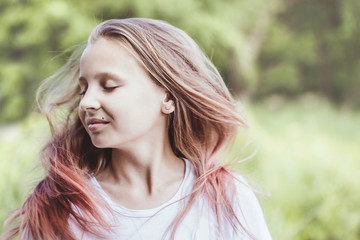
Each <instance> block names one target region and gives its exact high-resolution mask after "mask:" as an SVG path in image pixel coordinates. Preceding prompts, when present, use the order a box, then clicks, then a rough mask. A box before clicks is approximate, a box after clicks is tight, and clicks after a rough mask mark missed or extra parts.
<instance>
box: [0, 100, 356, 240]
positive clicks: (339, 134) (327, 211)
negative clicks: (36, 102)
mask: <svg viewBox="0 0 360 240" xmlns="http://www.w3.org/2000/svg"><path fill="white" fill-rule="evenodd" d="M246 112H247V118H248V119H249V121H250V126H251V128H250V131H248V133H246V134H247V136H250V139H254V140H253V141H252V142H251V144H250V146H249V147H248V148H247V150H246V151H248V152H250V153H251V152H252V151H253V150H254V149H257V153H256V155H255V157H253V158H252V159H251V160H250V161H248V162H247V163H246V164H245V165H242V168H241V170H240V171H243V172H245V173H248V175H250V177H252V178H253V179H254V181H255V182H256V183H257V184H258V185H259V186H261V190H262V191H263V192H265V193H268V194H269V195H270V196H269V197H261V196H259V198H260V200H261V203H262V205H263V208H264V212H265V215H266V218H267V221H268V225H269V228H270V231H271V233H272V235H273V238H274V239H284V240H285V239H286V240H288V239H332V240H335V239H347V240H352V239H354V240H355V239H360V191H359V186H360V113H355V112H352V111H350V110H347V109H346V108H334V107H332V106H331V105H330V104H328V103H327V102H326V101H322V100H321V99H319V98H315V97H312V96H308V97H304V98H302V99H300V100H298V101H296V102H287V101H285V100H283V99H281V98H275V97H274V98H269V99H267V100H266V101H264V102H263V103H262V104H254V105H248V107H247V109H246ZM0 131H1V133H0V134H1V135H0V158H1V161H0V178H1V181H0V194H1V195H0V223H3V222H4V220H5V218H6V211H9V210H12V209H14V208H17V207H19V206H20V205H21V203H22V202H23V200H24V198H25V196H26V194H27V192H28V190H29V189H30V188H31V186H32V183H33V182H34V181H36V180H37V179H38V177H39V176H41V174H42V173H41V171H39V170H38V171H35V172H34V171H31V170H32V169H33V168H34V167H35V165H36V164H37V162H36V159H37V152H38V151H39V149H40V148H41V146H42V144H43V143H44V141H45V140H46V136H47V135H48V129H47V125H46V123H45V122H44V120H42V119H41V118H39V117H38V116H32V117H31V118H29V119H27V120H25V121H24V122H23V123H20V124H16V125H13V126H7V127H1V128H0Z"/></svg>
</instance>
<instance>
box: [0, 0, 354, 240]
mask: <svg viewBox="0 0 360 240" xmlns="http://www.w3.org/2000/svg"><path fill="white" fill-rule="evenodd" d="M127 17H149V18H157V19H163V20H165V21H167V22H169V23H171V24H173V25H175V26H177V27H179V28H181V29H183V30H185V31H186V32H187V33H188V34H189V35H190V36H192V37H193V38H194V39H195V40H196V41H197V42H198V43H199V45H200V46H201V47H202V48H203V50H204V51H205V52H206V54H207V55H208V56H209V57H210V58H211V59H212V61H213V62H214V63H215V65H216V66H217V67H218V69H219V71H220V72H221V74H222V76H223V77H224V80H225V81H226V83H227V85H228V86H229V88H230V89H231V91H232V93H233V94H234V96H236V97H237V98H238V99H239V100H240V101H241V102H242V104H243V105H244V108H245V116H246V118H247V119H248V121H249V123H250V129H249V130H248V131H243V136H240V137H239V139H240V140H239V142H240V143H243V142H250V145H249V146H248V147H247V148H246V149H245V151H243V154H245V157H246V155H251V154H252V152H254V151H256V155H255V156H254V157H252V158H251V160H249V161H247V162H246V163H245V164H243V165H241V166H240V167H239V170H240V171H241V172H243V173H244V174H246V175H248V176H250V177H251V178H252V179H253V180H254V182H256V183H257V185H258V186H261V187H259V190H260V191H262V192H263V193H266V194H268V195H269V196H268V197H262V196H261V195H260V196H259V198H260V201H261V203H262V206H263V208H264V212H265V216H266V219H267V222H268V225H269V228H270V231H271V233H272V235H273V238H274V239H327V240H330V239H331V240H335V239H350V240H351V239H360V189H359V186H360V94H359V91H360V1H359V0H252V1H248V0H181V1H178V0H117V1H114V0H94V1H85V0H77V1H72V0H63V1H60V0H59V1H47V0H0V224H2V223H3V222H4V220H5V219H6V216H7V211H10V210H13V209H15V208H18V207H20V206H21V203H22V202H23V201H24V199H25V197H26V195H27V194H28V191H29V190H30V189H31V187H32V186H33V183H34V182H36V181H37V180H38V179H39V178H40V177H41V176H42V174H43V173H42V172H41V170H36V171H33V170H32V169H33V168H34V167H35V166H36V165H38V158H37V154H38V152H39V150H40V149H41V146H42V145H43V144H44V143H45V141H46V139H47V138H48V136H49V129H48V126H47V123H46V120H45V119H44V117H42V116H40V115H39V114H38V113H36V111H35V104H34V94H35V91H36V88H37V87H38V86H39V83H40V82H41V81H42V80H43V79H44V78H46V77H48V76H49V75H51V74H52V73H54V71H55V70H56V69H57V68H59V67H60V66H61V65H62V64H64V63H65V61H66V57H67V56H68V55H69V54H68V53H67V52H65V50H66V49H68V48H69V47H71V46H73V45H75V44H78V43H82V42H84V41H86V39H87V37H88V35H89V33H90V31H91V30H92V28H93V27H94V26H96V25H97V24H98V23H100V22H101V21H103V20H106V19H110V18H127ZM64 52H65V53H64ZM244 136H245V137H244ZM243 139H247V140H244V141H243ZM249 139H250V141H249ZM234 151H235V152H239V151H240V149H234Z"/></svg>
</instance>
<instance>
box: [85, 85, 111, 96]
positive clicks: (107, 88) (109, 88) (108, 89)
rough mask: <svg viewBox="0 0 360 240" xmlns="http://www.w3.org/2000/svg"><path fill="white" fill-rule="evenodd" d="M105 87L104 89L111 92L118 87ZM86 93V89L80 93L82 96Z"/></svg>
mask: <svg viewBox="0 0 360 240" xmlns="http://www.w3.org/2000/svg"><path fill="white" fill-rule="evenodd" d="M103 88H104V90H105V91H106V92H111V91H112V90H114V89H115V88H117V87H103ZM85 93H86V90H84V91H82V92H80V94H79V95H80V96H84V95H85Z"/></svg>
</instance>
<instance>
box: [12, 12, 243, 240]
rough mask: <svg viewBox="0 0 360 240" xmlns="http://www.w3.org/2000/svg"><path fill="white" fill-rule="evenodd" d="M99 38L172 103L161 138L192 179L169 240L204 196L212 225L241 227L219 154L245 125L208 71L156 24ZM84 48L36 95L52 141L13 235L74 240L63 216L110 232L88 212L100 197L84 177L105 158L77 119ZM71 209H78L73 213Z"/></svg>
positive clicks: (111, 25)
mask: <svg viewBox="0 0 360 240" xmlns="http://www.w3.org/2000/svg"><path fill="white" fill-rule="evenodd" d="M99 38H107V39H112V40H116V41H118V42H119V43H120V44H122V45H123V46H124V47H126V48H127V49H128V50H129V51H130V52H131V53H133V55H134V56H135V57H136V58H137V59H138V60H139V62H140V63H141V64H142V65H143V66H144V68H145V69H146V70H147V71H148V73H149V75H150V76H151V78H152V79H153V80H154V81H155V82H156V83H157V84H159V85H160V86H162V87H163V88H165V89H166V90H167V91H168V93H169V95H170V97H171V99H172V100H173V101H174V103H175V111H174V112H173V113H172V114H171V116H169V130H168V136H169V139H170V143H171V147H172V150H173V152H174V153H175V154H176V155H177V156H178V157H184V158H186V159H188V160H189V161H190V162H191V163H192V164H193V166H194V169H195V178H196V182H195V183H194V186H193V191H192V193H191V194H190V196H189V197H188V203H189V204H188V205H187V207H186V208H185V209H183V210H182V211H181V212H179V214H178V216H177V217H176V219H175V220H174V222H173V223H172V225H171V226H172V229H173V231H172V233H171V238H174V236H175V233H176V229H177V227H178V226H179V224H180V223H181V221H182V220H183V218H184V217H185V216H186V214H187V213H188V211H189V210H190V209H191V207H192V206H193V205H194V203H195V201H196V199H197V198H198V197H199V196H200V195H203V194H205V195H206V197H207V198H208V199H209V200H210V203H211V204H212V205H213V208H214V209H215V213H216V216H217V220H218V226H219V228H220V227H221V225H223V224H224V223H221V222H220V216H225V220H226V221H228V223H229V224H231V225H232V226H233V227H234V230H239V228H241V229H244V228H243V226H242V225H241V223H240V221H239V220H238V218H237V217H236V216H235V212H234V209H233V207H232V202H231V199H232V198H231V196H230V194H229V193H230V192H231V191H233V190H234V184H233V177H232V175H231V174H230V172H229V171H228V170H227V168H225V167H224V166H223V165H222V164H221V162H220V161H222V159H220V158H221V157H220V156H221V155H220V154H219V153H220V152H222V150H224V149H225V148H226V147H227V146H229V144H231V142H232V141H233V140H234V138H235V136H236V133H237V129H238V127H239V126H240V127H246V122H245V121H244V120H243V118H242V117H241V115H240V114H239V111H238V107H237V104H236V102H235V101H234V99H233V98H232V96H231V94H230V93H229V90H228V88H227V87H226V85H225V83H224V81H223V79H222V77H221V76H220V74H219V72H218V71H217V69H216V68H215V66H214V65H213V64H212V63H211V61H210V60H209V59H208V58H207V57H206V56H205V54H204V53H203V51H202V50H201V49H200V48H199V46H198V45H197V44H196V43H195V42H194V41H193V40H192V39H191V38H190V37H189V36H188V35H187V34H186V33H185V32H184V31H182V30H180V29H178V28H176V27H174V26H172V25H170V24H168V23H166V22H163V21H159V20H152V19H142V18H130V19H112V20H108V21H105V22H103V23H101V24H99V25H98V26H97V27H96V28H95V29H94V30H93V32H92V33H91V35H90V37H89V40H88V43H92V42H95V41H96V40H97V39H99ZM83 49H84V46H81V47H79V49H78V51H76V52H75V53H74V54H73V55H72V56H71V57H70V59H69V61H68V62H67V64H66V65H65V66H64V67H63V68H62V69H60V70H59V71H58V72H57V73H56V74H54V75H53V76H52V77H50V78H49V79H47V80H46V81H45V82H44V84H43V85H42V86H41V87H40V88H39V90H38V102H39V103H40V109H41V110H42V112H43V113H45V115H46V116H47V118H48V120H49V123H50V126H51V129H52V138H51V140H50V141H49V143H48V144H47V145H46V146H45V147H44V149H43V151H42V152H43V155H42V161H43V164H44V165H45V167H46V168H47V176H46V177H45V178H44V179H43V180H42V181H41V182H40V183H39V184H38V185H37V186H36V188H35V190H34V193H33V194H31V195H30V196H29V198H28V199H27V200H26V202H25V203H24V205H23V206H22V208H20V209H19V210H18V211H17V212H16V213H15V214H14V215H13V216H12V217H11V220H13V219H15V218H17V217H22V223H21V224H20V226H19V227H16V228H14V229H13V230H12V232H11V235H12V236H13V235H15V234H17V233H18V232H19V231H20V232H22V231H23V230H24V229H25V227H26V229H27V230H28V232H29V234H31V235H32V236H33V237H34V238H35V239H53V238H54V236H57V237H61V238H64V239H74V236H73V234H72V233H71V231H69V226H68V225H67V220H68V219H69V218H70V217H71V218H72V219H75V222H77V223H78V224H79V226H80V227H81V228H82V229H83V230H84V231H90V232H93V233H95V234H98V235H99V234H100V233H99V232H96V230H94V228H93V226H94V222H95V223H96V224H95V225H96V226H98V227H102V228H106V229H110V228H111V227H110V224H107V223H104V221H103V220H104V219H103V217H102V216H101V214H100V210H99V208H94V207H92V206H93V205H94V203H96V202H99V199H98V198H97V196H94V195H93V194H90V193H89V191H87V189H88V188H89V186H88V185H89V184H87V182H86V179H87V176H88V175H89V174H97V173H99V172H100V171H102V170H103V169H104V168H105V167H106V166H107V164H108V163H109V161H110V158H109V154H111V153H109V152H110V150H109V149H98V148H96V147H95V146H93V145H92V143H91V140H90V138H89V136H88V135H87V133H86V131H85V129H84V127H83V126H82V124H81V122H80V119H79V117H78V116H77V114H76V112H77V107H78V104H79V98H80V96H79V94H78V93H79V92H80V90H79V87H78V85H77V78H78V75H79V57H80V54H81V52H82V51H83ZM59 109H60V110H61V111H58V110H59ZM54 112H57V113H58V114H57V115H56V116H60V117H62V118H61V120H60V123H59V122H58V123H55V121H54V114H53V113H54ZM59 112H60V114H59ZM85 158H86V161H85ZM225 188H226V189H225ZM73 205H75V206H76V209H77V210H79V211H75V210H73V209H72V206H73ZM79 212H81V213H82V214H79ZM59 213H62V214H59ZM89 219H90V220H89Z"/></svg>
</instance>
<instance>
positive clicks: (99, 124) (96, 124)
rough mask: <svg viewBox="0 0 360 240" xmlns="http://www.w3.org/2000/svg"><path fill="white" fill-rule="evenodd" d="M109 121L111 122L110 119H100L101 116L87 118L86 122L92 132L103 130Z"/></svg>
mask: <svg viewBox="0 0 360 240" xmlns="http://www.w3.org/2000/svg"><path fill="white" fill-rule="evenodd" d="M108 123H109V122H108V121H105V120H103V119H99V118H89V119H87V120H86V124H87V126H88V129H89V131H91V132H95V131H99V130H101V129H102V128H103V127H104V126H106V124H108Z"/></svg>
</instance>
